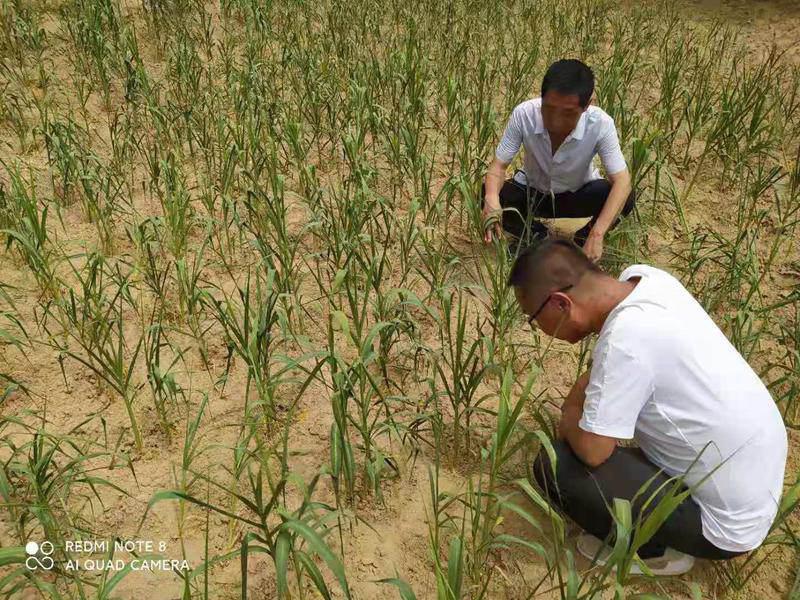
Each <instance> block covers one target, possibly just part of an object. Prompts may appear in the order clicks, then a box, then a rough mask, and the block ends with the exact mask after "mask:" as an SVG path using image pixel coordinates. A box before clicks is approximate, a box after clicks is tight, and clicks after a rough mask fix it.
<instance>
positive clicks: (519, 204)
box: [481, 179, 636, 246]
mask: <svg viewBox="0 0 800 600" xmlns="http://www.w3.org/2000/svg"><path fill="white" fill-rule="evenodd" d="M609 192H611V183H610V182H609V181H608V180H607V179H595V180H594V181H590V182H589V183H587V184H585V185H584V186H583V187H581V188H579V189H578V190H576V191H574V192H562V193H559V194H555V199H553V198H551V196H550V194H549V193H546V192H540V191H539V190H537V189H535V188H532V187H527V186H525V185H522V184H521V183H518V182H517V181H515V180H514V179H507V180H506V181H505V183H503V187H502V188H501V189H500V206H502V207H503V208H513V209H516V210H517V211H519V214H518V213H517V212H515V211H513V210H504V211H503V229H505V230H506V231H507V232H508V233H510V234H511V235H513V236H514V237H515V238H518V239H521V238H523V237H524V233H525V225H526V223H527V222H528V220H529V219H531V224H530V229H529V231H528V234H529V235H531V236H534V237H535V236H537V235H542V234H544V233H546V232H547V228H546V227H545V226H544V225H543V224H542V223H540V222H538V221H536V220H535V219H536V218H537V217H538V218H540V219H558V218H581V217H591V220H590V221H589V223H587V224H586V226H585V227H582V228H581V229H579V230H578V231H577V232H576V233H575V242H576V243H577V244H579V245H581V246H583V243H584V242H585V241H586V237H587V236H588V235H589V232H590V231H591V230H592V227H594V224H595V222H596V221H597V217H598V216H599V215H600V211H602V210H603V206H604V205H605V203H606V200H607V199H608V194H609ZM485 195H486V189H485V186H484V187H483V188H481V198H484V197H485ZM635 201H636V195H635V193H634V192H631V193H630V195H629V196H628V199H627V201H626V202H625V206H624V207H623V208H622V211H621V214H620V216H619V217H617V219H616V220H615V221H614V223H613V224H612V225H611V228H614V227H616V225H617V223H619V219H620V218H621V217H624V216H626V215H628V214H629V213H630V212H631V211H632V210H633V206H634V203H635Z"/></svg>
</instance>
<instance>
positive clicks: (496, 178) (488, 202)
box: [483, 157, 509, 244]
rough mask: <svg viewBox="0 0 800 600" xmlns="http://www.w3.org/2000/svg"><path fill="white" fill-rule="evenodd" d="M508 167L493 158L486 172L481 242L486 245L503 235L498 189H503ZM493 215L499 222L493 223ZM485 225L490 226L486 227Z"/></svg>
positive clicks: (501, 208) (506, 164)
mask: <svg viewBox="0 0 800 600" xmlns="http://www.w3.org/2000/svg"><path fill="white" fill-rule="evenodd" d="M508 165H509V163H504V162H503V161H501V160H500V159H498V158H497V157H495V158H494V160H492V164H490V165H489V169H488V170H487V171H486V179H485V181H484V199H483V224H484V226H483V241H484V242H486V243H487V244H489V243H491V241H492V240H493V239H494V238H495V237H497V238H498V239H499V238H500V236H501V235H503V220H502V217H503V213H502V210H503V207H502V206H500V189H501V188H502V187H503V180H504V179H505V176H506V169H508ZM495 215H496V216H497V217H499V220H498V221H496V222H493V221H494V217H495ZM487 224H490V226H489V227H487Z"/></svg>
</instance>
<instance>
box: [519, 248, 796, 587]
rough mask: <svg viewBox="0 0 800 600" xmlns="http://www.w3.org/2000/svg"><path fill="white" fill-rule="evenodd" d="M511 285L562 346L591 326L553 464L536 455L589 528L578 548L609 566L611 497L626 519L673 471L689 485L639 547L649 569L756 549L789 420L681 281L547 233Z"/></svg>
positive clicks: (769, 514) (568, 509) (779, 475)
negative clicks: (590, 344)
mask: <svg viewBox="0 0 800 600" xmlns="http://www.w3.org/2000/svg"><path fill="white" fill-rule="evenodd" d="M509 285H511V286H513V287H514V291H515V294H516V297H517V301H518V302H519V305H520V307H521V308H522V310H523V312H525V314H526V315H528V316H529V319H528V320H529V323H530V324H531V325H532V326H538V327H539V328H540V329H541V330H542V331H543V332H544V333H546V334H548V335H550V336H554V337H556V338H559V339H562V340H566V341H568V342H571V343H575V342H578V341H580V340H582V339H584V338H586V337H587V336H589V335H591V334H597V342H596V345H595V347H594V350H593V353H592V364H591V370H590V371H588V372H586V373H584V374H583V375H582V376H581V377H580V378H578V381H577V382H576V383H575V385H574V386H573V388H572V390H571V391H570V392H569V394H568V395H567V397H566V399H565V401H564V404H563V406H562V411H561V421H560V423H559V427H558V433H559V438H560V439H559V440H557V441H556V442H555V444H554V447H555V451H556V457H557V461H556V464H555V465H552V464H551V462H550V460H549V459H548V457H547V454H546V452H540V454H539V457H538V458H537V459H536V462H535V464H534V476H535V478H536V480H537V482H538V483H539V485H540V486H541V487H542V489H543V490H545V492H546V493H547V494H548V495H549V496H550V498H551V499H552V500H553V502H554V503H556V504H557V505H558V506H560V507H561V508H562V510H563V511H564V512H565V513H566V514H568V515H569V516H570V517H571V518H572V519H573V520H574V521H575V522H576V523H577V524H578V525H580V526H581V528H583V529H584V530H585V531H586V532H587V533H585V534H583V535H581V536H580V538H579V539H578V550H579V551H580V552H581V553H582V554H583V555H584V556H586V557H588V558H590V559H593V560H594V559H596V560H598V561H600V562H601V563H603V562H605V560H606V559H607V558H608V556H609V554H610V548H609V547H608V546H606V545H605V544H604V543H603V542H602V541H601V540H605V539H606V538H607V537H608V536H609V535H610V534H611V533H612V532H613V531H614V527H613V520H612V517H611V514H610V513H609V510H608V508H607V507H608V505H610V504H611V503H612V501H613V500H612V499H613V498H623V499H626V500H629V501H631V502H632V510H633V518H634V523H635V522H636V518H637V515H638V514H639V512H640V511H642V510H644V509H643V503H644V502H645V501H646V500H647V499H648V498H649V497H650V496H651V495H652V494H653V493H654V492H655V491H656V490H657V489H659V488H660V487H661V486H662V485H663V484H665V483H666V482H668V481H669V479H670V478H671V477H676V478H682V483H683V484H684V485H685V487H681V490H683V491H686V490H687V488H688V491H689V492H690V494H689V495H687V496H686V498H685V499H684V500H683V501H682V502H681V503H680V504H679V505H678V506H677V508H676V509H675V510H674V511H673V512H672V513H671V514H670V516H669V517H668V518H667V519H666V521H665V522H664V523H663V524H662V525H661V527H660V529H659V530H658V531H657V532H656V533H655V535H654V536H653V537H652V538H651V539H650V540H649V541H648V542H647V543H646V544H645V545H643V546H642V547H641V548H640V549H639V557H640V558H641V559H642V560H643V561H644V562H645V563H646V564H647V565H648V567H649V568H650V570H651V571H652V572H653V573H654V574H660V575H677V574H680V573H684V572H686V571H688V570H689V569H690V568H691V567H692V565H693V563H694V557H699V558H704V559H711V560H721V559H729V558H732V557H734V556H737V555H739V554H743V553H745V552H748V551H750V550H753V549H755V548H757V547H758V546H759V545H760V544H761V543H762V541H763V540H764V538H765V537H766V535H767V533H768V531H769V529H770V526H771V524H772V522H773V520H774V519H775V516H776V514H777V510H778V505H779V501H780V496H781V490H782V487H783V476H784V469H785V465H786V455H787V437H786V430H785V428H784V425H783V421H782V419H781V416H780V413H779V412H778V409H777V407H776V406H775V402H774V401H773V399H772V397H771V396H770V394H769V391H768V390H767V388H766V387H765V386H764V384H763V383H762V382H761V380H760V379H759V378H758V375H756V373H755V372H754V371H753V370H752V368H751V367H750V366H749V365H748V364H747V362H746V361H745V360H744V358H743V357H742V356H741V355H740V354H739V352H738V351H737V350H736V349H735V348H734V347H733V345H731V343H730V342H729V341H728V339H727V338H726V337H725V335H724V334H723V333H722V331H721V330H720V329H719V328H718V327H717V326H716V325H715V324H714V322H713V321H712V320H711V318H710V317H709V315H708V314H707V313H706V312H705V311H704V310H703V308H702V307H701V306H700V304H698V302H697V301H696V300H695V299H694V298H693V297H692V295H691V294H690V293H689V292H688V291H687V290H686V289H685V288H684V287H683V286H682V285H681V283H680V282H679V281H678V280H677V279H675V278H674V277H672V276H671V275H669V274H668V273H666V272H665V271H662V270H660V269H656V268H654V267H649V266H646V265H633V266H631V267H628V268H627V269H625V270H624V271H623V272H622V274H621V275H620V277H619V279H614V278H613V277H610V276H609V275H607V274H606V273H604V272H603V271H602V270H601V269H600V268H599V267H598V266H597V265H595V264H594V263H592V262H591V261H590V260H589V259H588V258H587V257H586V255H585V254H584V253H583V252H582V251H581V250H580V249H579V248H578V247H577V246H576V245H574V244H573V243H571V242H568V241H565V240H547V241H545V242H543V243H542V244H540V245H539V246H538V247H536V248H532V249H529V250H527V251H525V252H524V253H523V254H521V255H520V256H519V258H518V259H517V260H516V262H515V264H514V266H513V268H512V271H511V275H510V278H509ZM618 440H635V441H636V443H637V445H638V447H637V448H634V447H621V446H618V444H617V442H618ZM648 482H649V483H648ZM667 487H669V486H664V488H667ZM640 488H646V490H647V491H646V492H645V493H644V494H641V495H639V496H638V497H637V492H638V491H639V490H640ZM664 493H665V490H661V491H660V492H659V495H658V496H657V497H656V498H657V499H656V500H655V501H654V502H651V503H650V508H649V509H652V507H653V506H655V505H656V504H657V502H658V499H660V498H661V497H663V494H664ZM649 509H648V510H649ZM645 515H646V513H645ZM632 572H641V571H640V567H638V565H634V568H633V569H632Z"/></svg>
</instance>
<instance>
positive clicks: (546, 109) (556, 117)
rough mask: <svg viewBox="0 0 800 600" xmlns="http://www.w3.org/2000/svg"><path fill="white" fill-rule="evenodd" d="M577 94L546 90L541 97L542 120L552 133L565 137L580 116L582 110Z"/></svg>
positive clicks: (573, 127)
mask: <svg viewBox="0 0 800 600" xmlns="http://www.w3.org/2000/svg"><path fill="white" fill-rule="evenodd" d="M584 110H586V108H584V107H583V106H581V103H580V100H579V99H578V95H577V94H562V93H560V92H557V91H555V90H547V93H545V95H544V96H543V97H542V120H543V121H544V127H545V129H547V131H549V132H550V133H551V134H553V135H558V136H564V137H566V136H567V135H569V134H570V133H572V130H573V129H575V126H576V125H577V124H578V120H579V119H580V118H581V115H582V114H583V111H584Z"/></svg>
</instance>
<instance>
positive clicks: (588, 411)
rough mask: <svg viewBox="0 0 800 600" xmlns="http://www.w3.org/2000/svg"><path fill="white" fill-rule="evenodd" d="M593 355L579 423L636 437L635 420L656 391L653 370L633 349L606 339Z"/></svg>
mask: <svg viewBox="0 0 800 600" xmlns="http://www.w3.org/2000/svg"><path fill="white" fill-rule="evenodd" d="M598 350H599V353H596V355H595V356H594V361H593V364H592V371H591V374H590V375H589V384H588V385H587V386H586V399H585V400H584V403H583V416H581V420H580V421H579V422H578V427H580V428H581V429H583V430H584V431H588V432H590V433H596V434H598V435H604V436H607V437H613V438H617V439H621V440H629V439H632V438H633V433H634V430H635V429H636V421H637V419H638V418H639V413H640V412H641V410H642V407H643V406H644V404H645V402H647V400H648V399H649V398H650V397H651V396H652V394H653V389H654V386H653V373H652V370H651V369H650V367H649V365H647V364H646V363H645V362H644V361H643V360H641V359H640V358H638V357H637V356H635V354H634V353H633V352H631V351H630V350H627V349H623V348H621V347H619V346H615V345H614V344H613V343H607V344H604V345H602V346H600V347H599V348H598Z"/></svg>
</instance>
